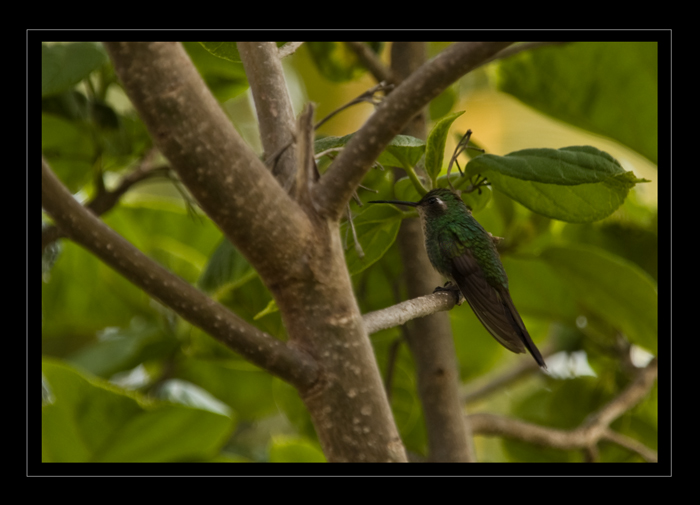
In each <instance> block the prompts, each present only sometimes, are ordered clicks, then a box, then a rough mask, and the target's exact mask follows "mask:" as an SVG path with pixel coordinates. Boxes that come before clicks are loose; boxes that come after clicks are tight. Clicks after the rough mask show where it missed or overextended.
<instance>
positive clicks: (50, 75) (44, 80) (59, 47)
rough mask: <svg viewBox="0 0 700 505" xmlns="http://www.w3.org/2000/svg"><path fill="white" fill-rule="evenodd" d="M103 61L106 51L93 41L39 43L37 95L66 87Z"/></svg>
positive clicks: (50, 93)
mask: <svg viewBox="0 0 700 505" xmlns="http://www.w3.org/2000/svg"><path fill="white" fill-rule="evenodd" d="M106 61H107V54H106V53H105V50H104V48H103V47H102V44H99V43H97V42H73V43H69V44H51V45H46V44H42V46H41V96H42V97H45V96H48V95H53V94H57V93H61V92H63V91H67V90H68V89H69V88H71V87H73V86H75V85H76V84H78V83H79V82H80V81H82V80H83V79H85V78H87V76H89V75H90V73H91V72H93V71H94V70H97V69H98V68H100V67H101V66H102V65H103V64H104V63H105V62H106Z"/></svg>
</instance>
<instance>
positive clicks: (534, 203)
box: [466, 146, 647, 223]
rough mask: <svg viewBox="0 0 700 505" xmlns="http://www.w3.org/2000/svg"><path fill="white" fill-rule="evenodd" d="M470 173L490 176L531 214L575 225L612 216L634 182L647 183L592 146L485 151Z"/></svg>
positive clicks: (474, 161) (470, 164)
mask: <svg viewBox="0 0 700 505" xmlns="http://www.w3.org/2000/svg"><path fill="white" fill-rule="evenodd" d="M466 171H467V173H468V174H469V175H476V174H481V175H484V176H486V177H488V179H489V181H490V182H491V185H492V186H493V187H494V188H496V189H498V190H499V191H502V192H503V193H505V194H506V195H508V196H509V197H510V198H512V199H514V200H516V201H518V202H520V203H521V204H523V205H524V206H525V207H527V208H528V209H530V210H532V211H533V212H537V213H538V214H542V215H545V216H547V217H551V218H552V219H559V220H561V221H568V222H571V223H589V222H593V221H597V220H599V219H603V218H604V217H607V216H609V215H610V214H612V213H613V212H614V211H615V210H617V208H618V207H619V206H620V205H622V202H623V201H624V199H625V197H626V196H627V193H628V192H629V190H630V189H631V188H632V187H634V185H635V184H636V183H638V182H647V181H646V180H644V179H638V178H637V177H635V176H634V174H633V173H632V172H627V171H625V170H624V169H623V168H622V166H620V163H619V162H618V161H617V160H615V159H614V158H613V157H612V156H610V155H609V154H607V153H605V152H603V151H600V150H598V149H596V148H595V147H591V146H574V147H565V148H562V149H524V150H522V151H516V152H513V153H510V154H507V155H506V156H496V155H494V154H484V155H481V156H477V157H476V158H473V159H472V160H470V161H469V163H468V164H467V168H466Z"/></svg>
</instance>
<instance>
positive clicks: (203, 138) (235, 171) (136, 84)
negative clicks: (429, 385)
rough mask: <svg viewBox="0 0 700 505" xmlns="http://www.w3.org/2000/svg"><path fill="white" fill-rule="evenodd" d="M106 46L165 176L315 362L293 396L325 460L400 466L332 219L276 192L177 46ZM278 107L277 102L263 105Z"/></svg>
mask: <svg viewBox="0 0 700 505" xmlns="http://www.w3.org/2000/svg"><path fill="white" fill-rule="evenodd" d="M106 46H107V49H108V52H109V54H110V57H111V58H112V60H113V62H114V66H115V70H116V72H117V75H118V76H119V78H120V79H121V81H122V83H123V85H124V88H125V89H126V91H127V94H128V95H129V97H130V98H131V100H132V102H133V104H134V106H135V107H136V109H137V110H138V112H139V115H140V116H141V117H142V119H143V120H144V122H145V123H146V125H147V127H148V129H149V131H150V132H151V135H152V136H153V138H154V139H155V141H156V143H157V144H158V146H159V148H160V150H161V152H162V153H163V154H164V155H165V156H166V157H167V158H168V160H169V161H170V163H171V166H172V167H173V170H175V171H176V172H177V173H178V175H179V176H180V179H181V180H182V181H183V183H184V184H185V185H186V186H187V187H188V189H189V190H190V191H191V193H192V195H193V196H194V197H195V198H196V200H197V201H198V202H199V204H200V206H201V207H202V208H203V209H204V210H205V212H206V213H207V214H208V215H209V216H210V217H211V218H212V220H213V221H214V222H215V223H217V224H218V225H219V227H220V228H221V229H222V230H223V231H224V233H225V234H226V236H227V237H228V238H229V239H230V240H231V242H232V243H233V244H234V245H235V246H236V247H237V248H238V249H239V250H240V251H241V253H243V255H244V256H245V257H246V258H247V259H248V261H249V262H250V263H251V265H253V266H254V267H255V269H256V270H257V271H258V273H259V274H260V277H261V279H262V280H263V282H264V283H265V285H266V286H267V287H268V288H269V289H270V291H271V292H272V294H273V296H274V298H275V300H276V302H277V305H278V307H279V309H280V313H281V315H282V318H283V320H284V323H285V328H286V329H287V332H288V334H289V338H290V342H291V345H293V346H298V347H299V348H302V349H304V350H305V351H306V352H308V353H309V354H310V355H311V356H313V357H314V358H315V359H316V360H317V361H318V363H319V368H320V373H319V378H318V380H317V381H315V382H314V384H313V387H310V388H308V387H302V388H299V392H300V395H301V397H302V399H303V400H304V402H305V403H306V406H307V408H308V409H309V412H310V414H311V417H312V419H313V421H314V425H315V427H316V431H317V433H318V435H319V439H320V440H321V444H322V446H323V449H324V453H325V454H326V457H327V458H328V460H329V461H405V460H406V455H405V451H404V448H403V444H402V443H401V440H400V438H399V435H398V430H397V429H396V426H395V424H394V420H393V416H392V414H391V409H390V407H389V404H388V401H387V398H386V394H385V391H384V388H383V385H382V382H381V376H380V374H379V369H378V368H377V364H376V360H375V359H374V354H373V350H372V347H371V344H370V342H369V339H368V338H367V334H366V333H365V331H364V326H363V324H362V316H361V314H360V311H359V308H358V306H357V301H356V300H355V297H354V294H353V291H352V284H351V282H350V276H349V274H348V271H347V267H346V264H345V260H344V254H343V247H342V243H341V240H340V234H339V232H338V227H339V224H338V220H337V219H327V218H326V217H323V216H320V215H319V214H317V213H315V212H314V211H313V208H312V207H313V206H309V205H303V206H302V205H299V202H298V201H295V200H294V199H293V198H292V197H291V196H290V195H289V194H288V193H287V192H286V191H285V189H284V188H283V187H282V186H281V185H280V184H279V183H278V181H277V180H276V179H275V178H274V176H273V175H272V174H271V173H270V172H269V171H268V170H267V169H266V168H265V166H264V165H263V164H262V162H260V161H259V160H258V159H257V157H256V156H255V154H254V153H253V152H252V151H251V150H250V149H249V148H248V146H247V145H246V144H245V143H244V142H243V140H242V139H241V138H240V136H239V135H238V134H237V132H236V131H235V129H234V128H233V126H232V125H231V123H230V121H229V120H228V118H227V117H226V116H225V115H224V114H223V112H222V111H221V109H220V108H219V105H218V104H217V103H216V100H215V99H214V98H213V97H212V96H211V94H210V93H209V91H208V90H207V88H206V86H205V84H204V82H203V81H202V80H201V78H200V76H199V74H198V73H197V71H196V70H195V69H194V66H193V65H192V63H191V62H190V61H189V58H188V57H187V55H186V53H185V52H184V50H183V49H182V47H181V46H180V45H179V44H172V43H107V44H106ZM247 49H250V50H251V51H255V48H253V47H249V48H247ZM245 51H246V50H245V49H244V52H245ZM253 59H254V58H253ZM263 82H264V80H259V79H258V80H256V79H253V80H252V82H251V85H254V86H263V84H262V83H263ZM254 83H256V84H254ZM275 89H277V91H276V93H281V92H282V91H281V90H280V88H279V87H277V88H275ZM268 91H270V90H268ZM263 92H264V90H257V91H255V92H254V94H260V93H263ZM283 101H284V100H283V99H282V98H280V97H279V96H277V97H275V98H274V99H271V100H266V101H265V102H264V104H263V105H264V106H265V107H267V106H269V104H273V103H282V102H283Z"/></svg>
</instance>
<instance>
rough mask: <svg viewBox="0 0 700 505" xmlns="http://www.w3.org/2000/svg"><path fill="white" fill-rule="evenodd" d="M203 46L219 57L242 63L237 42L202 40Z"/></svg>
mask: <svg viewBox="0 0 700 505" xmlns="http://www.w3.org/2000/svg"><path fill="white" fill-rule="evenodd" d="M200 44H201V45H202V47H203V48H204V49H206V50H207V51H209V52H210V53H211V54H213V55H214V56H216V57H217V58H221V59H223V60H227V61H231V62H233V63H241V62H242V60H241V54H240V53H239V52H238V44H236V43H235V42H200ZM285 44H286V42H277V47H282V46H283V45H285Z"/></svg>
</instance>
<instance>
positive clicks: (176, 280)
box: [41, 158, 319, 388]
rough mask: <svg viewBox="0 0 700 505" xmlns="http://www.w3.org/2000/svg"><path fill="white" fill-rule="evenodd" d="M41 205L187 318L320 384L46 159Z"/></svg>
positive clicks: (313, 369)
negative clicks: (145, 247)
mask: <svg viewBox="0 0 700 505" xmlns="http://www.w3.org/2000/svg"><path fill="white" fill-rule="evenodd" d="M41 204H42V207H43V208H44V209H45V210H46V212H48V213H49V214H50V215H51V217H52V218H53V219H54V221H55V222H56V224H57V225H58V226H59V227H60V229H61V230H62V231H63V232H64V233H65V234H66V235H67V236H68V237H69V238H70V239H71V240H73V241H74V242H76V243H77V244H79V245H81V246H83V247H84V248H86V249H88V250H89V251H90V252H92V253H93V254H94V255H95V256H97V257H98V258H100V259H101V260H102V261H103V262H104V263H106V264H107V265H109V266H110V267H111V268H113V269H114V270H116V271H117V272H119V273H120V274H121V275H123V276H124V277H125V278H126V279H128V280H129V281H131V282H132V283H133V284H135V285H136V286H138V287H139V288H141V289H142V290H143V291H145V292H146V293H148V294H149V296H151V297H153V298H155V299H156V300H158V301H160V302H161V303H163V304H164V305H166V306H167V307H170V308H171V309H173V310H174V311H175V312H177V313H178V314H179V315H180V316H182V317H183V318H184V319H185V320H187V321H189V322H190V323H192V324H193V325H195V326H197V327H198V328H201V329H202V330H204V331H205V332H207V333H209V334H210V335H211V336H213V337H214V338H216V339H217V340H219V341H220V342H222V343H223V344H225V345H226V346H228V347H230V348H231V349H233V350H234V351H236V352H238V353H240V354H241V355H242V356H244V357H245V358H247V359H248V360H250V361H251V362H252V363H254V364H256V365H258V366H260V367H262V368H264V369H265V370H268V371H269V372H271V373H273V374H275V375H277V376H279V377H280V378H282V379H284V380H286V381H288V382H290V383H292V384H294V385H295V386H297V387H300V388H309V387H311V386H312V385H313V384H314V383H315V382H316V380H317V378H318V373H319V369H318V365H317V364H316V362H315V361H314V360H313V359H312V358H311V357H310V356H308V355H307V354H306V353H304V352H302V351H301V350H299V349H296V348H294V347H292V345H288V344H285V343H284V342H281V341H279V340H277V339H275V338H273V337H272V336H270V335H268V334H267V333H264V332H262V331H260V330H258V329H257V328H255V327H254V326H252V325H250V324H248V323H247V322H245V321H243V320H242V319H240V318H239V317H238V316H236V315H235V314H233V313H231V312H230V311H229V310H227V309H226V308H225V307H223V306H222V305H220V304H218V303H217V302H215V301H214V300H212V299H211V298H209V297H208V296H206V295H205V294H204V293H202V292H201V291H199V290H198V289H196V288H194V287H193V286H191V285H190V284H188V283H187V282H185V281H184V280H183V279H181V278H180V277H178V276H176V275H174V274H173V273H171V272H169V271H167V270H166V269H165V268H163V267H162V266H160V265H159V264H158V263H156V262H155V261H153V260H152V259H150V258H148V257H147V256H146V255H145V254H143V253H142V252H141V251H139V250H138V249H136V248H135V247H134V246H133V245H132V244H131V243H129V242H128V241H127V240H126V239H124V238H123V237H122V236H121V235H119V234H118V233H116V232H115V231H114V230H112V229H111V228H109V227H108V226H107V225H106V224H105V223H103V222H102V221H101V220H100V219H99V218H98V217H97V216H95V215H94V214H93V213H92V212H91V211H90V210H88V209H87V208H85V207H83V206H82V205H81V204H80V203H79V202H77V201H76V200H75V199H74V198H73V196H72V195H71V194H70V193H69V192H68V190H67V189H66V187H65V186H63V184H61V182H60V181H59V180H58V179H57V178H56V176H55V175H54V173H53V171H52V170H51V169H50V168H49V166H48V164H47V163H46V161H45V160H44V159H43V158H42V165H41Z"/></svg>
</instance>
